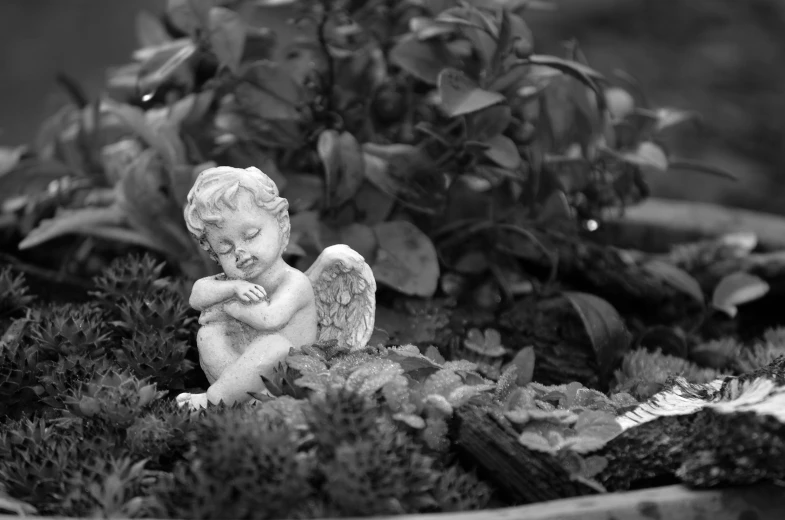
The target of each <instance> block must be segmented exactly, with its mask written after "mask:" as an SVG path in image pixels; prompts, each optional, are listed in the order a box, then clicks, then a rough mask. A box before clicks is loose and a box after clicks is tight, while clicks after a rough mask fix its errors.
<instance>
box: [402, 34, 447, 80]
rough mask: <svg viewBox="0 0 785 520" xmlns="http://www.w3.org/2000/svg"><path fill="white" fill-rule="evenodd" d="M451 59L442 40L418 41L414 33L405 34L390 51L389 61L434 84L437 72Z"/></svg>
mask: <svg viewBox="0 0 785 520" xmlns="http://www.w3.org/2000/svg"><path fill="white" fill-rule="evenodd" d="M452 61H454V59H453V57H452V55H451V54H450V51H449V50H448V49H447V47H446V46H445V45H444V42H442V41H441V40H428V41H420V40H419V39H418V38H417V35H416V34H407V35H406V36H404V37H403V38H402V39H401V40H399V41H398V43H397V44H396V45H395V47H393V48H392V50H391V51H390V62H392V63H393V64H395V65H397V66H398V67H400V68H402V69H403V70H404V71H406V72H408V73H409V74H411V75H412V76H414V77H416V78H418V79H420V80H422V81H424V82H426V83H428V84H431V85H436V83H437V80H438V76H439V73H440V72H441V71H442V69H443V68H445V67H446V66H448V64H449V63H451V62H452Z"/></svg>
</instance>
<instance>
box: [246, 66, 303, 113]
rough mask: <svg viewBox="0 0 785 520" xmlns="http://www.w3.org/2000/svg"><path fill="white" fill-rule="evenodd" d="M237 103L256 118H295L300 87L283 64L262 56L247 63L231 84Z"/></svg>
mask: <svg viewBox="0 0 785 520" xmlns="http://www.w3.org/2000/svg"><path fill="white" fill-rule="evenodd" d="M235 96H236V98H237V104H238V105H239V106H240V108H241V109H242V110H243V111H244V112H246V113H247V114H250V115H252V116H255V117H257V118H262V119H272V120H296V119H299V117H300V114H299V112H298V110H297V109H298V107H299V105H300V103H301V101H302V99H303V97H302V96H303V88H302V86H301V85H299V84H298V83H297V82H295V81H294V79H293V78H292V77H291V75H289V73H288V72H287V70H286V68H285V67H282V66H280V65H278V64H276V63H273V62H270V61H266V60H262V61H257V62H256V63H253V64H252V65H250V66H249V67H248V69H247V70H246V71H245V73H244V74H243V76H242V81H241V82H240V83H239V84H238V85H237V87H236V88H235Z"/></svg>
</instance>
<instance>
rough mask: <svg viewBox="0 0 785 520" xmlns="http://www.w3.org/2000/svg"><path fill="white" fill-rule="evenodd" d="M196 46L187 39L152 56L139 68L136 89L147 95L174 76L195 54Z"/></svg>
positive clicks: (178, 41)
mask: <svg viewBox="0 0 785 520" xmlns="http://www.w3.org/2000/svg"><path fill="white" fill-rule="evenodd" d="M196 51H197V46H196V44H195V43H194V42H192V41H191V40H189V39H186V38H184V39H182V40H177V41H174V42H172V43H171V44H170V45H167V46H166V47H165V48H163V49H162V50H160V51H158V52H156V53H155V54H153V56H152V57H150V58H149V59H148V60H147V61H146V62H145V63H143V64H142V66H141V67H140V68H139V73H138V80H137V81H138V85H137V88H138V90H140V91H141V92H142V93H143V95H149V94H150V93H152V92H154V91H155V90H156V89H157V88H158V87H159V86H161V85H162V84H163V83H165V82H166V81H167V80H169V78H171V77H172V76H174V75H175V73H177V72H178V71H179V70H180V68H181V67H182V66H184V65H185V64H186V63H187V62H188V60H190V59H191V57H192V56H194V54H196Z"/></svg>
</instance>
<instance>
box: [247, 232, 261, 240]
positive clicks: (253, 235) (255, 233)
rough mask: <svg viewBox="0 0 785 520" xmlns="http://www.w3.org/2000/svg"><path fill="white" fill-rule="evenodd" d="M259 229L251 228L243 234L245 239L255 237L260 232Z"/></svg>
mask: <svg viewBox="0 0 785 520" xmlns="http://www.w3.org/2000/svg"><path fill="white" fill-rule="evenodd" d="M261 231H262V230H261V229H252V230H250V231H248V232H247V233H246V234H245V239H246V240H251V239H252V238H256V237H257V235H259V233H260V232H261Z"/></svg>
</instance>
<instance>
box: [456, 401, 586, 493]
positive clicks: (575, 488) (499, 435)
mask: <svg viewBox="0 0 785 520" xmlns="http://www.w3.org/2000/svg"><path fill="white" fill-rule="evenodd" d="M456 414H457V416H458V418H457V419H458V420H457V424H456V437H455V439H454V440H455V445H456V447H457V449H458V451H459V453H462V454H463V455H465V456H466V457H467V458H468V459H469V460H470V463H471V464H472V465H476V466H477V468H478V474H480V475H482V476H483V477H484V478H485V479H487V480H489V481H491V482H492V483H493V484H494V486H495V487H496V488H497V490H498V491H499V492H500V493H502V494H503V495H504V497H503V500H504V501H505V502H506V503H511V504H528V503H533V502H540V501H544V500H556V499H559V498H566V497H574V496H582V495H588V494H592V493H596V491H594V490H593V489H591V488H590V487H588V486H586V485H584V484H581V483H578V482H575V481H572V480H570V476H569V475H568V473H567V472H566V471H565V470H564V468H562V467H561V466H560V465H559V463H558V462H556V460H555V459H553V457H551V456H550V455H548V454H545V453H539V452H536V451H532V450H530V449H528V448H526V447H525V446H523V445H522V444H520V443H519V442H518V438H517V434H516V433H515V431H514V430H512V429H511V428H510V427H509V426H506V425H505V424H504V422H502V421H496V420H495V419H494V418H493V417H492V416H491V415H490V414H489V413H488V412H487V411H486V410H484V409H483V408H482V407H480V406H474V405H468V406H464V407H462V408H460V409H459V410H457V411H456Z"/></svg>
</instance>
